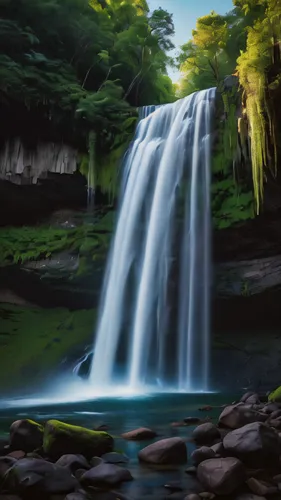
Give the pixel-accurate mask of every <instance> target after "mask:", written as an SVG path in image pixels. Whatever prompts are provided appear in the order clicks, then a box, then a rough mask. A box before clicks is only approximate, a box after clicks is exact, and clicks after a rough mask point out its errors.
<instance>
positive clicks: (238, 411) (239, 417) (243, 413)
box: [219, 403, 266, 429]
mask: <svg viewBox="0 0 281 500" xmlns="http://www.w3.org/2000/svg"><path fill="white" fill-rule="evenodd" d="M265 419H266V417H265V416H264V415H263V414H261V413H258V412H256V411H254V410H253V409H252V408H251V406H250V405H249V406H248V405H245V404H243V403H238V404H236V405H232V406H227V407H226V408H225V409H224V410H223V412H222V413H221V414H220V417H219V424H220V425H221V426H223V427H227V428H228V429H238V428H239V427H243V426H244V425H247V424H250V423H252V422H257V421H264V420H265Z"/></svg>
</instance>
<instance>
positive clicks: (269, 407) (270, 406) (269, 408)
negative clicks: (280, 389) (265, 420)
mask: <svg viewBox="0 0 281 500" xmlns="http://www.w3.org/2000/svg"><path fill="white" fill-rule="evenodd" d="M277 410H280V405H279V404H278V403H267V404H266V405H264V407H263V409H262V410H261V413H266V414H267V415H270V413H273V412H274V411H277Z"/></svg>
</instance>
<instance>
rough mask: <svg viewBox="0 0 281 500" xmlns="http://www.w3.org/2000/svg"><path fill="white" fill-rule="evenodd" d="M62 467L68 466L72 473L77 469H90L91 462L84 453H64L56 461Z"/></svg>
mask: <svg viewBox="0 0 281 500" xmlns="http://www.w3.org/2000/svg"><path fill="white" fill-rule="evenodd" d="M56 464H57V465H60V466H61V467H67V468H68V469H69V470H70V471H71V472H72V473H73V472H75V471H76V470H77V469H86V470H88V469H90V468H91V467H90V464H89V463H88V462H87V460H86V458H85V457H84V456H83V455H73V454H68V455H62V456H61V457H60V458H59V459H58V460H57V462H56Z"/></svg>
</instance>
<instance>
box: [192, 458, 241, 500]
mask: <svg viewBox="0 0 281 500" xmlns="http://www.w3.org/2000/svg"><path fill="white" fill-rule="evenodd" d="M197 478H198V480H199V481H200V483H201V484H202V486H204V488H206V489H207V490H208V491H210V492H211V493H215V494H216V495H231V494H232V493H233V492H234V491H235V490H236V489H238V488H239V486H241V485H242V484H243V483H244V482H245V479H246V475H245V470H244V466H243V464H242V463H241V462H240V460H238V459H237V458H233V457H228V458H212V459H210V460H206V461H205V462H202V463H201V464H200V465H199V466H198V469H197Z"/></svg>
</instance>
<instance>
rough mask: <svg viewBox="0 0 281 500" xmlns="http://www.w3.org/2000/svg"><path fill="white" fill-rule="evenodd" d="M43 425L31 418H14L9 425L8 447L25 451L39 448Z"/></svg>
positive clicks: (41, 442) (41, 440) (41, 441)
mask: <svg viewBox="0 0 281 500" xmlns="http://www.w3.org/2000/svg"><path fill="white" fill-rule="evenodd" d="M43 432H44V430H43V427H42V425H40V424H38V423H37V422H34V421H33V420H27V419H26V420H16V421H15V422H13V423H12V425H11V427H10V449H11V450H22V451H25V452H26V453H28V452H31V451H34V450H36V449H37V448H41V446H42V444H43Z"/></svg>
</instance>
